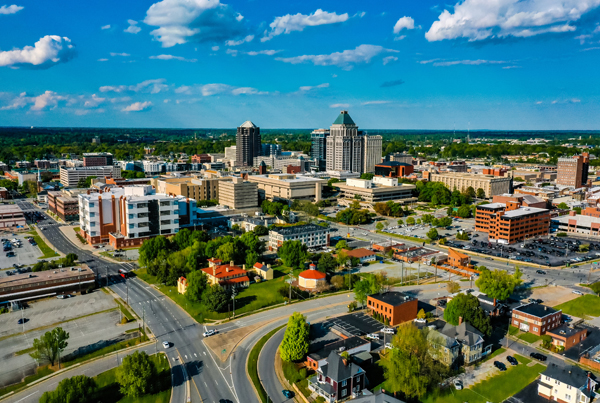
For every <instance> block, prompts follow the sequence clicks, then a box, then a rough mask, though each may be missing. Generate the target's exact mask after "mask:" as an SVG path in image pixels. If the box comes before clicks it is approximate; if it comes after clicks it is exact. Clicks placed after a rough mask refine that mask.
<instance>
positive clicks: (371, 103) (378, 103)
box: [361, 101, 391, 106]
mask: <svg viewBox="0 0 600 403" xmlns="http://www.w3.org/2000/svg"><path fill="white" fill-rule="evenodd" d="M390 102H391V101H367V102H363V103H361V105H363V106H364V105H384V104H389V103H390Z"/></svg>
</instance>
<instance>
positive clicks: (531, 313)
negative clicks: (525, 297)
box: [511, 303, 562, 336]
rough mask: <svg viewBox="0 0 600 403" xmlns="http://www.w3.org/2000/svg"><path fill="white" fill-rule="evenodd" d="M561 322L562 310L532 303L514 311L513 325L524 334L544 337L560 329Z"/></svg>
mask: <svg viewBox="0 0 600 403" xmlns="http://www.w3.org/2000/svg"><path fill="white" fill-rule="evenodd" d="M561 320H562V311H561V310H556V309H554V308H551V307H549V306H546V305H540V304H534V303H530V304H525V305H520V306H518V307H516V308H514V309H513V310H512V319H511V325H513V326H514V327H516V328H518V329H519V330H521V331H523V332H529V333H533V334H535V335H537V336H542V335H544V334H546V332H547V331H549V330H552V329H555V328H557V327H559V326H560V325H561Z"/></svg>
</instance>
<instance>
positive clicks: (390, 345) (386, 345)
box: [385, 343, 394, 350]
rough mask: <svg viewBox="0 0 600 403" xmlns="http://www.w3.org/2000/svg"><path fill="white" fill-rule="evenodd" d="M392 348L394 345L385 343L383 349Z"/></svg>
mask: <svg viewBox="0 0 600 403" xmlns="http://www.w3.org/2000/svg"><path fill="white" fill-rule="evenodd" d="M393 348H394V346H393V345H392V343H385V349H386V350H391V349H393Z"/></svg>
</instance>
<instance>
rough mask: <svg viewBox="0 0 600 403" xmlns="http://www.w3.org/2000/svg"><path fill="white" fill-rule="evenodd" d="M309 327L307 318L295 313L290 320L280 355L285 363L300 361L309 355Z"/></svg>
mask: <svg viewBox="0 0 600 403" xmlns="http://www.w3.org/2000/svg"><path fill="white" fill-rule="evenodd" d="M308 334H309V327H308V324H307V323H306V318H305V317H304V315H302V314H301V313H299V312H294V313H293V314H292V316H290V318H289V319H288V324H287V328H286V329H285V334H284V336H283V341H282V342H281V346H280V347H279V353H280V354H281V359H282V360H283V361H300V360H301V359H303V358H304V356H305V355H306V354H307V353H308V344H309V343H308Z"/></svg>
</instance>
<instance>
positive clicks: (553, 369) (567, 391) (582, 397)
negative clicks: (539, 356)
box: [538, 364, 598, 403]
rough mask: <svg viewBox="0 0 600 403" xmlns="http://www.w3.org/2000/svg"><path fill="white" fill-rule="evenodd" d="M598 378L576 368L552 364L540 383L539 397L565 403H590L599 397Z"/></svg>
mask: <svg viewBox="0 0 600 403" xmlns="http://www.w3.org/2000/svg"><path fill="white" fill-rule="evenodd" d="M597 386H598V382H597V381H596V376H595V375H594V374H592V373H591V372H588V371H585V370H583V369H581V368H579V367H576V366H574V365H573V366H568V367H562V366H561V367H559V366H557V365H555V364H550V365H548V367H547V368H546V370H545V371H544V372H542V376H541V378H540V381H539V382H538V395H539V396H542V397H544V398H546V399H548V400H552V401H557V402H564V403H570V402H573V403H590V402H592V401H593V400H595V399H596V398H597V397H598V394H597V393H596V388H597Z"/></svg>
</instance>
